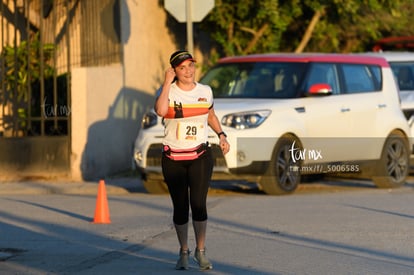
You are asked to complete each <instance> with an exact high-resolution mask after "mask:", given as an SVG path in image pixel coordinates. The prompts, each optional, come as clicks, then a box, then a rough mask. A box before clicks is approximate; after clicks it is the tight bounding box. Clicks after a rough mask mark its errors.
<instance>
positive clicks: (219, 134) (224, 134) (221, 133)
mask: <svg viewBox="0 0 414 275" xmlns="http://www.w3.org/2000/svg"><path fill="white" fill-rule="evenodd" d="M221 135H223V136H225V137H227V135H226V133H225V132H220V133H218V134H217V136H218V138H220V136H221Z"/></svg>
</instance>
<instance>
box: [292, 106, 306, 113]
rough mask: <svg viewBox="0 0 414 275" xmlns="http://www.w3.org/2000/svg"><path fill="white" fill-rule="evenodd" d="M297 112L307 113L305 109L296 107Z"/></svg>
mask: <svg viewBox="0 0 414 275" xmlns="http://www.w3.org/2000/svg"><path fill="white" fill-rule="evenodd" d="M295 111H296V112H298V113H304V112H306V110H305V107H295Z"/></svg>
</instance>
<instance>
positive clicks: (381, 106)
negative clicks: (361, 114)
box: [377, 103, 387, 109]
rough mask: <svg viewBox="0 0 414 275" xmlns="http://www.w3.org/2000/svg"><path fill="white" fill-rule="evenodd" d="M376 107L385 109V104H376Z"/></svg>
mask: <svg viewBox="0 0 414 275" xmlns="http://www.w3.org/2000/svg"><path fill="white" fill-rule="evenodd" d="M377 106H378V109H382V108H385V107H387V104H385V103H380V104H378V105H377Z"/></svg>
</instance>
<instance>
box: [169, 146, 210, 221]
mask: <svg viewBox="0 0 414 275" xmlns="http://www.w3.org/2000/svg"><path fill="white" fill-rule="evenodd" d="M162 173H163V175H164V180H165V182H166V183H167V186H168V190H169V191H170V196H171V200H172V203H173V207H174V216H173V221H174V223H175V224H177V225H183V224H186V223H187V222H188V219H189V209H190V205H191V213H192V219H193V220H194V221H205V220H207V192H208V188H209V187H210V180H211V175H212V173H213V158H212V155H211V148H207V151H206V152H205V153H204V154H203V155H202V156H200V157H199V158H198V159H195V160H181V161H174V160H171V159H169V158H168V157H166V156H165V155H164V154H163V156H162ZM188 190H190V192H189V191H188Z"/></svg>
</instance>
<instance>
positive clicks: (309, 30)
mask: <svg viewBox="0 0 414 275" xmlns="http://www.w3.org/2000/svg"><path fill="white" fill-rule="evenodd" d="M324 14H325V9H324V8H322V9H320V10H317V11H315V14H314V15H313V17H312V20H311V22H310V23H309V25H308V28H307V29H306V32H305V34H304V35H303V37H302V41H300V43H299V45H298V47H297V48H296V50H295V53H301V52H303V49H305V47H306V45H307V44H308V42H309V40H310V39H311V37H312V33H313V30H314V29H315V27H316V24H317V23H318V22H319V19H320V18H321V17H322V16H323V15H324Z"/></svg>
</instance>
